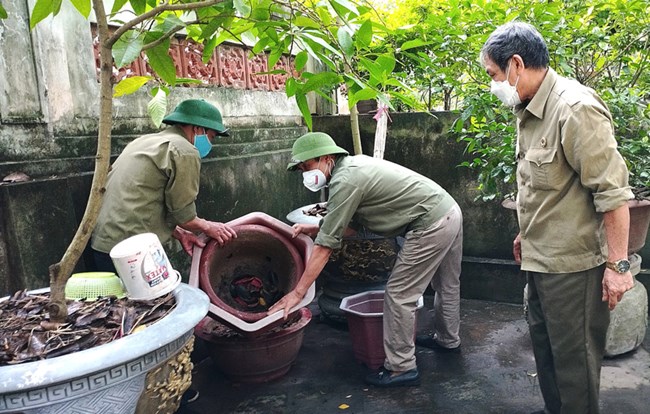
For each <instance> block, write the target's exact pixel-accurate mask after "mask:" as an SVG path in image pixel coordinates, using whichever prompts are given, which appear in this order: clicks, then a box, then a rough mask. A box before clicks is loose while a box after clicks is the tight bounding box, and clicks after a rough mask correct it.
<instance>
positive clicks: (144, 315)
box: [0, 290, 176, 366]
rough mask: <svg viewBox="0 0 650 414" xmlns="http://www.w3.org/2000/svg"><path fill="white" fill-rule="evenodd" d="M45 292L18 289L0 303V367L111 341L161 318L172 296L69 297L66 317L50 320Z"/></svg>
mask: <svg viewBox="0 0 650 414" xmlns="http://www.w3.org/2000/svg"><path fill="white" fill-rule="evenodd" d="M49 299H50V298H49V293H44V294H28V293H27V292H26V291H24V290H22V291H18V292H16V293H15V294H14V295H12V296H11V297H10V298H8V300H4V301H2V302H0V366H2V365H13V364H19V363H22V362H31V361H36V360H40V359H46V358H54V357H58V356H61V355H65V354H70V353H73V352H77V351H82V350H84V349H88V348H92V347H95V346H99V345H103V344H106V343H109V342H111V341H113V340H115V339H119V338H122V337H124V336H126V335H129V334H131V333H134V332H137V331H138V330H140V329H143V328H144V327H146V326H147V325H150V324H153V323H155V322H157V321H158V320H160V319H162V318H163V317H165V316H166V315H167V314H169V312H171V311H172V310H173V309H174V307H175V306H176V300H175V298H174V296H173V294H171V293H168V294H167V295H164V296H161V297H159V298H156V299H153V300H148V301H137V300H130V299H128V298H124V299H117V298H115V297H111V296H108V297H103V298H99V299H98V300H97V301H93V302H87V301H67V306H68V318H67V320H66V322H65V323H62V324H57V323H54V322H51V321H50V320H49V314H48V312H47V310H46V309H47V305H48V303H49Z"/></svg>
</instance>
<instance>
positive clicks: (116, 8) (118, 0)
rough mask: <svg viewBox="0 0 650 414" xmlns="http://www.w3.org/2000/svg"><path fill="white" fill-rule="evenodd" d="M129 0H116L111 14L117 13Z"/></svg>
mask: <svg viewBox="0 0 650 414" xmlns="http://www.w3.org/2000/svg"><path fill="white" fill-rule="evenodd" d="M127 1H129V0H115V2H114V3H113V8H112V9H111V14H114V13H117V12H118V11H120V10H122V7H124V5H125V4H126V2H127Z"/></svg>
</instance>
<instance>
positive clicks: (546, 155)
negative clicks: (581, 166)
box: [524, 148, 561, 190]
mask: <svg viewBox="0 0 650 414" xmlns="http://www.w3.org/2000/svg"><path fill="white" fill-rule="evenodd" d="M556 155H557V149H556V148H531V149H529V150H528V151H526V154H525V156H524V159H525V160H526V161H528V163H527V164H528V168H529V170H530V186H531V187H532V188H533V189H536V190H555V189H557V188H558V187H559V184H560V181H561V180H560V174H561V166H560V163H559V161H558V159H557V156H556Z"/></svg>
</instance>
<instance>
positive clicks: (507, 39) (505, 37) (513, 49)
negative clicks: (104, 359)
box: [481, 21, 549, 72]
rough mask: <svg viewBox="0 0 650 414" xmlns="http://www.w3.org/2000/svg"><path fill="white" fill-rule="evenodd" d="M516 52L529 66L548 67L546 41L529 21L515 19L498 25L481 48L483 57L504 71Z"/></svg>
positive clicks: (535, 67) (533, 67)
mask: <svg viewBox="0 0 650 414" xmlns="http://www.w3.org/2000/svg"><path fill="white" fill-rule="evenodd" d="M515 54H516V55H519V56H521V58H522V60H523V61H524V65H526V67H527V68H531V69H545V68H547V67H548V61H549V55H548V48H547V47H546V42H545V41H544V38H543V37H542V35H541V34H540V33H539V32H538V31H537V29H535V27H533V26H532V25H530V24H528V23H524V22H517V21H514V22H509V23H506V24H504V25H501V26H499V27H497V28H496V30H494V32H492V34H491V35H490V37H489V38H488V40H487V41H486V42H485V44H484V45H483V48H481V59H482V60H484V59H485V58H486V57H487V58H490V60H491V61H492V62H494V64H496V65H497V66H498V67H499V68H500V69H501V70H502V71H504V72H505V71H506V70H507V68H508V61H509V60H510V58H511V57H512V56H513V55H515Z"/></svg>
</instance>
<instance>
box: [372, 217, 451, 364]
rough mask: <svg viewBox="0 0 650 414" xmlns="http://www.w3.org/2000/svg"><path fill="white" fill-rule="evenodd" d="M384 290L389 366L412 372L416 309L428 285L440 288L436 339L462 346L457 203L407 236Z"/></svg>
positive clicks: (385, 346)
mask: <svg viewBox="0 0 650 414" xmlns="http://www.w3.org/2000/svg"><path fill="white" fill-rule="evenodd" d="M405 239H406V240H405V242H404V245H403V246H402V248H401V250H400V252H399V254H398V256H397V260H396V262H395V266H394V267H393V271H392V272H391V275H390V277H389V278H388V282H387V283H386V293H385V295H384V325H383V327H384V351H385V352H386V360H385V361H384V367H385V368H386V369H388V370H391V371H407V370H411V369H413V368H415V367H416V363H415V343H414V332H415V310H416V304H417V300H418V299H419V298H420V297H421V296H422V295H423V294H424V291H425V290H426V288H427V285H428V284H429V283H431V286H432V287H433V289H434V290H435V292H436V296H435V302H434V309H435V314H434V330H435V332H436V338H437V341H438V342H439V343H440V344H441V345H443V346H448V347H454V346H458V345H460V337H459V336H458V330H459V326H460V268H461V261H462V256H463V215H462V213H461V211H460V207H458V205H454V207H452V208H451V210H449V212H448V213H447V214H446V215H445V216H444V217H443V218H442V219H440V220H439V221H437V222H435V223H434V224H433V225H431V226H430V227H429V228H428V229H425V230H417V231H409V232H407V233H406V235H405Z"/></svg>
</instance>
